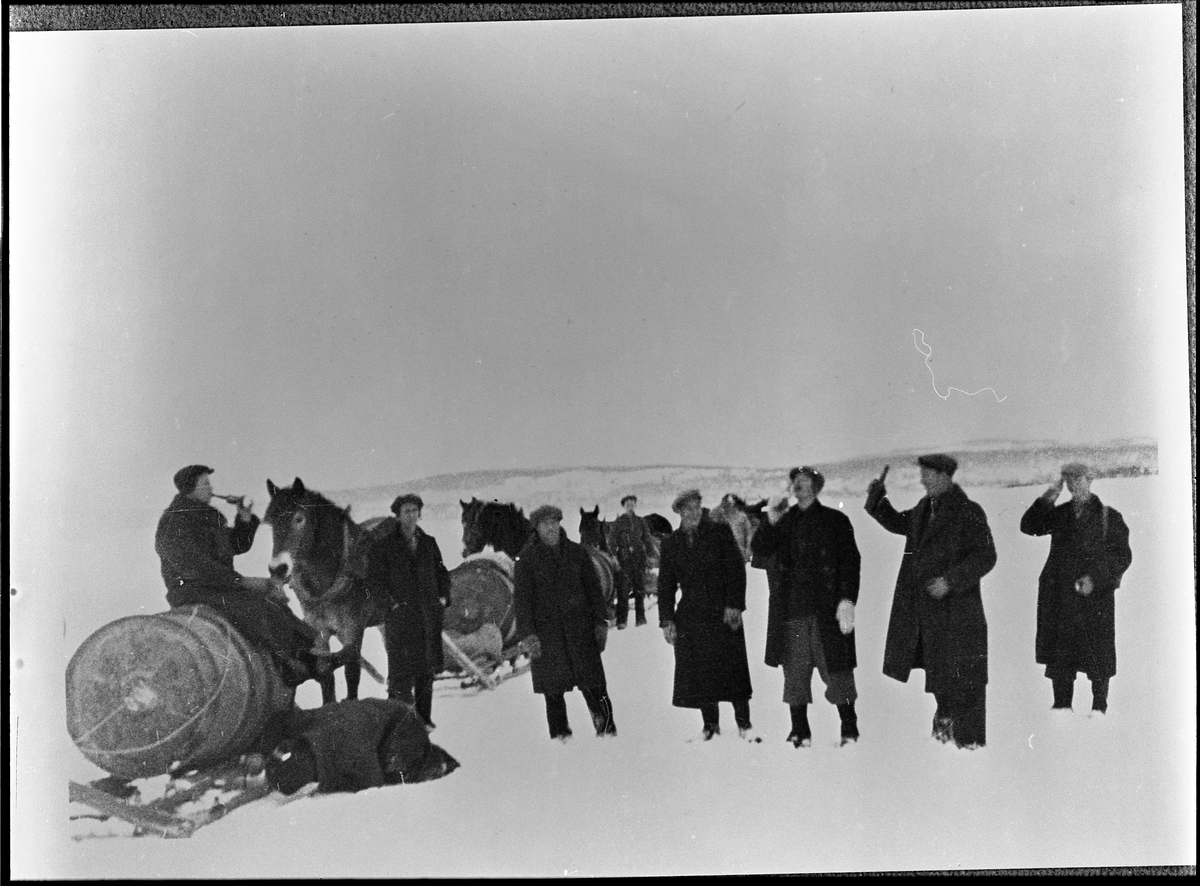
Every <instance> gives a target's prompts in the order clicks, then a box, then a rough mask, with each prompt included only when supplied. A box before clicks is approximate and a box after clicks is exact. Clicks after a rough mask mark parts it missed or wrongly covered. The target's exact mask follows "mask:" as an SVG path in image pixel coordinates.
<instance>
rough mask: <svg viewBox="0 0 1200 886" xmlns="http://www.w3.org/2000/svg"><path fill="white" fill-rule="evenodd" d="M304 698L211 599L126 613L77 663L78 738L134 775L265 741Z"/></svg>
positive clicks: (73, 706)
mask: <svg viewBox="0 0 1200 886" xmlns="http://www.w3.org/2000/svg"><path fill="white" fill-rule="evenodd" d="M294 699H295V690H294V689H292V688H291V687H288V686H287V685H285V683H284V681H283V679H282V677H281V676H280V674H279V672H278V671H277V670H276V668H275V666H274V664H273V663H272V661H271V659H270V656H269V655H268V654H267V653H266V652H265V651H262V650H259V649H258V648H257V647H255V646H252V645H251V644H249V643H247V642H246V640H245V639H244V638H243V637H242V636H241V634H239V633H238V632H237V631H236V630H235V629H234V628H233V626H232V625H230V624H229V622H228V621H226V620H225V618H224V617H223V616H222V615H221V614H220V613H219V612H217V611H216V610H215V609H212V608H210V607H208V606H183V607H180V608H178V609H172V610H171V611H170V612H163V613H159V614H157V615H134V616H129V617H127V618H121V619H118V620H117V621H114V622H111V623H109V624H107V625H105V626H104V627H102V628H100V630H98V631H96V632H95V633H94V634H92V635H91V636H90V637H88V638H87V640H85V641H84V642H83V644H82V645H81V646H80V647H79V649H78V650H77V651H76V653H75V655H74V656H72V658H71V662H70V664H69V665H68V666H67V730H68V731H69V732H70V735H71V739H72V740H73V741H74V742H75V744H76V746H77V747H78V748H79V749H80V751H82V752H83V754H84V756H85V757H87V758H88V759H89V760H91V761H92V762H93V763H95V764H96V765H97V766H99V767H100V768H101V769H103V770H105V771H106V772H109V773H111V774H113V775H116V776H119V777H121V778H126V779H134V778H148V777H151V776H155V775H161V774H163V773H165V772H168V771H169V770H171V769H173V768H174V767H175V766H177V765H179V764H185V765H188V766H197V767H200V766H206V765H212V764H215V763H219V762H221V761H223V760H227V759H229V758H231V757H235V756H238V755H240V754H244V753H247V752H249V751H251V750H257V749H258V744H259V742H260V740H261V739H262V737H263V734H264V732H265V731H266V729H267V726H268V724H269V723H270V721H271V719H272V717H274V716H276V715H278V714H283V713H285V712H288V711H290V710H291V709H292V707H293V705H294Z"/></svg>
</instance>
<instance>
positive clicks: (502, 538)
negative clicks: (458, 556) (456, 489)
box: [459, 499, 532, 559]
mask: <svg viewBox="0 0 1200 886" xmlns="http://www.w3.org/2000/svg"><path fill="white" fill-rule="evenodd" d="M459 504H460V505H462V506H463V556H464V557H469V556H471V555H472V554H478V553H479V552H480V551H482V550H483V549H484V548H485V547H487V546H488V545H491V546H492V549H493V550H497V551H503V552H504V553H506V554H508V556H509V557H512V558H513V559H516V557H517V555H518V554H519V553H521V548H522V547H524V546H525V542H526V541H528V540H529V535H530V532H531V531H532V527H531V526H530V525H529V518H528V517H526V516H525V513H524V512H523V511H522V510H521V509H520V508H518V507H517V506H516V505H514V504H513V503H512V502H507V503H504V504H501V503H500V502H497V501H488V502H483V501H480V502H478V503H476V501H475V499H472V500H471V501H470V502H469V503H467V504H464V503H463V502H461V501H460V502H459Z"/></svg>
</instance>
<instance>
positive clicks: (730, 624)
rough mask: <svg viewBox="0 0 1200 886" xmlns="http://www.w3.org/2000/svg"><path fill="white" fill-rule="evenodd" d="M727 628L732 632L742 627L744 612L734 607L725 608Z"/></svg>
mask: <svg viewBox="0 0 1200 886" xmlns="http://www.w3.org/2000/svg"><path fill="white" fill-rule="evenodd" d="M725 626H726V627H727V628H729V630H731V631H736V630H737V629H738V628H740V627H741V626H742V610H740V609H734V608H733V607H732V606H726V607H725Z"/></svg>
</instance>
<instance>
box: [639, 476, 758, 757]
mask: <svg viewBox="0 0 1200 886" xmlns="http://www.w3.org/2000/svg"><path fill="white" fill-rule="evenodd" d="M671 509H672V510H673V511H675V513H677V514H679V519H680V526H679V528H678V529H676V530H675V531H674V532H673V533H671V535H670V536H669V537H668V538H667V539H666V541H664V542H663V545H662V559H661V562H660V564H659V573H658V613H659V625H660V626H661V627H662V630H663V637H664V638H665V639H666V641H667V642H668V643H670V644H671V645H672V646H674V647H675V683H674V689H673V692H672V699H671V701H672V704H674V705H675V707H678V708H699V709H700V715H701V717H702V718H703V723H704V729H703V738H704V740H705V741H708V740H709V739H711V738H712V737H713V736H714V735H717V734H719V733H720V731H721V726H720V712H719V709H718V703H719V702H722V701H728V702H732V703H733V716H734V720H735V721H736V722H737V727H738V735H740V736H741V737H742V738H745V739H747V740H748V741H755V742H757V741H761V739H759V738H758V736H756V735H754V733H753V731H752V726H751V723H750V695H751V688H750V666H749V664H748V662H747V660H746V634H745V631H744V629H743V628H742V613H743V612H744V611H745V609H746V564H745V561H744V560H743V559H742V553H741V551H739V550H738V546H737V542H735V541H734V539H733V533H732V532H731V531H730V530H729V527H728V526H725V525H723V524H720V523H714V522H713V521H712V520H711V519H709V517H708V515H707V514H705V513H704V509H703V508H702V507H701V497H700V491H699V490H698V489H689V490H687V491H686V492H681V493H680V494H679V495H678V496H677V497H676V499H675V502H674V504H672V505H671ZM676 591H678V592H679V603H678V605H676V603H675V593H676Z"/></svg>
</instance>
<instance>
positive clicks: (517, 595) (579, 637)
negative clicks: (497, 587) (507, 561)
mask: <svg viewBox="0 0 1200 886" xmlns="http://www.w3.org/2000/svg"><path fill="white" fill-rule="evenodd" d="M562 517H563V513H562V511H561V510H560V509H558V508H556V507H555V506H554V505H542V506H541V507H540V508H538V509H537V510H535V511H534V512H533V513H532V514H530V515H529V520H530V522H531V523H532V524H533V528H534V530H535V531H534V533H533V535H532V536H531V537H530V539H529V541H528V543H526V545H525V547H524V548H522V549H521V553H520V555H519V556H518V557H517V566H516V572H515V576H514V584H515V587H514V602H515V604H516V609H517V632H518V634H519V635H520V636H521V638H522V642H523V643H524V645H525V648H526V649H527V650H528V651H529V658H530V660H531V662H532V665H531V667H530V670H531V671H532V672H533V691H534V692H535V693H537V694H538V695H543V696H545V698H546V723H547V725H548V726H549V727H550V737H551V738H553V739H558V740H559V741H566V740H567V739H569V738H570V737H571V726H570V723H569V721H568V719H567V703H566V699H565V696H566V693H568V692H570V691H571V690H572V689H574V688H575V687H577V686H578V687H579V690H580V691H581V692H582V693H583V699H584V701H585V702H586V703H587V706H588V711H589V712H590V713H591V715H592V725H593V726H595V727H596V735H598V736H607V735H616V734H617V725H616V723H615V722H614V721H613V712H612V702H611V701H610V700H609V698H608V684H607V681H606V680H605V677H604V663H603V662H602V661H601V660H600V653H602V652H603V651H604V646H605V644H606V642H607V640H608V611H607V608H606V607H605V605H604V595H603V593H602V592H601V590H600V579H599V578H598V577H597V575H596V570H595V568H594V567H593V566H592V560H591V557H590V555H589V554H588V552H587V551H586V550H584V548H583V546H582V545H580V544H576V543H575V542H573V541H571V540H570V539H569V538H567V537H566V535H565V534H564V533H563V531H562V525H561V524H562Z"/></svg>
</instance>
